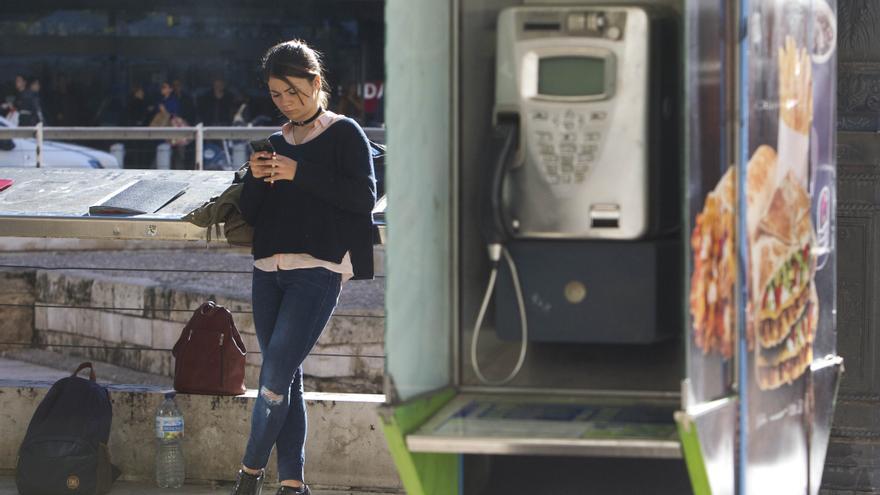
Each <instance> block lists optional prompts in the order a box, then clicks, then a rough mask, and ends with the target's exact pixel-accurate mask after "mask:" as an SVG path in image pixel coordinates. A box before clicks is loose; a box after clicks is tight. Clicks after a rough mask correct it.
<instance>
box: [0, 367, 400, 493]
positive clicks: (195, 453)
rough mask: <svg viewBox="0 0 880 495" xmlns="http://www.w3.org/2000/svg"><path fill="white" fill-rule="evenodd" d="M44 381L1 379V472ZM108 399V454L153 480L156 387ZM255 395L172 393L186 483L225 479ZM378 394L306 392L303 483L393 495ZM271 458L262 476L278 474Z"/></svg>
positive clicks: (119, 389) (130, 472) (118, 390)
mask: <svg viewBox="0 0 880 495" xmlns="http://www.w3.org/2000/svg"><path fill="white" fill-rule="evenodd" d="M50 386H51V383H49V382H24V381H8V380H0V403H2V404H3V407H2V409H0V438H2V439H3V441H2V442H0V471H6V472H11V471H12V470H14V468H15V462H16V456H17V451H18V447H19V445H20V444H21V441H22V439H23V438H24V433H25V430H26V429H27V425H28V423H29V422H30V419H31V416H32V415H33V412H34V410H35V409H36V407H37V405H38V404H39V403H40V401H41V400H42V399H43V397H44V396H45V394H46V392H47V391H48V388H49V387H50ZM108 388H109V389H110V396H111V400H112V402H113V426H112V428H111V435H110V452H111V455H112V458H113V462H114V463H115V464H117V465H118V466H119V467H120V468H121V469H122V473H123V474H122V477H123V478H122V479H124V480H132V481H148V480H152V479H153V476H154V474H155V452H156V441H155V438H154V437H153V435H154V433H153V428H154V426H153V422H154V417H155V416H154V415H155V411H156V408H157V407H158V406H159V403H160V402H161V399H162V390H160V389H158V388H154V387H137V386H129V385H108ZM255 397H256V391H255V390H251V391H249V393H248V394H245V395H243V396H238V397H219V396H207V395H186V394H181V395H178V398H177V402H178V405H179V406H180V407H181V409H182V410H183V414H184V418H185V421H186V436H185V440H184V453H185V456H186V461H187V464H186V470H187V482H188V483H189V482H198V483H210V482H218V481H229V480H232V479H233V477H234V475H235V473H236V470H237V469H238V465H239V462H240V460H241V456H242V454H243V452H244V448H245V444H246V442H247V437H248V433H249V431H250V415H251V409H252V407H253V403H254V399H255ZM383 401H384V396H382V395H365V394H325V393H306V403H307V411H308V418H309V429H308V441H307V444H306V445H307V446H306V481H307V482H308V483H313V484H315V485H322V486H331V487H352V488H357V489H358V490H356V491H358V492H360V491H361V489H362V491H364V492H369V491H371V490H375V491H389V490H392V491H397V490H400V489H401V483H400V480H399V478H398V476H397V471H396V469H395V467H394V464H393V462H392V460H391V456H390V454H389V453H388V448H387V446H386V444H385V439H384V437H383V436H382V433H381V429H380V428H379V425H378V421H379V419H378V416H377V413H376V408H377V407H378V406H379V404H381V403H382V402H383ZM276 473H277V471H276V469H275V458H274V455H273V456H272V459H271V461H270V465H269V467H268V479H270V480H274V479H275V478H276V476H277V474H276Z"/></svg>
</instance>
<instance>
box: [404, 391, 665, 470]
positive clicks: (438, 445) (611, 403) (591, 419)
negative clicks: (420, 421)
mask: <svg viewBox="0 0 880 495" xmlns="http://www.w3.org/2000/svg"><path fill="white" fill-rule="evenodd" d="M677 407H678V405H677V404H676V403H670V402H660V401H635V400H632V399H599V398H582V397H554V396H547V397H535V396H527V395H476V394H462V395H459V396H457V397H456V398H454V399H453V400H452V401H450V403H449V404H447V405H446V406H445V407H444V408H443V409H441V410H440V411H439V412H438V413H437V414H436V415H434V416H433V417H432V418H431V420H429V421H428V422H427V423H426V424H425V425H424V426H422V428H420V429H419V430H418V431H416V432H415V433H413V434H410V435H408V436H407V438H406V442H407V446H408V448H409V449H410V450H411V451H413V452H447V453H464V454H528V455H571V456H593V457H636V458H648V457H652V458H666V459H676V458H680V457H681V447H680V444H679V441H678V435H677V432H676V427H675V423H674V420H673V413H674V411H675V409H676V408H677Z"/></svg>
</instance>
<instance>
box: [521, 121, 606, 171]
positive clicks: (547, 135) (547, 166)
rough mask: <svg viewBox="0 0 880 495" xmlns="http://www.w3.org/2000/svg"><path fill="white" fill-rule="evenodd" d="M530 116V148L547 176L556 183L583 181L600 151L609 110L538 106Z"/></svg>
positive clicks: (594, 163)
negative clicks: (542, 108) (543, 107)
mask: <svg viewBox="0 0 880 495" xmlns="http://www.w3.org/2000/svg"><path fill="white" fill-rule="evenodd" d="M529 117H530V118H529V121H530V124H531V129H530V130H529V131H528V132H529V134H528V136H527V139H528V141H529V143H528V144H529V149H531V150H534V151H533V152H532V153H533V155H532V156H533V157H534V159H535V160H536V162H537V165H538V167H539V168H540V170H541V173H542V175H543V176H544V179H545V180H546V181H547V182H548V183H549V184H553V185H557V184H581V183H583V182H584V181H585V180H586V177H587V174H588V173H589V171H590V169H591V168H592V167H594V166H595V165H596V160H597V159H598V157H599V155H600V152H601V148H602V140H603V138H604V130H605V127H604V125H605V124H606V121H607V118H608V114H607V113H606V112H605V111H591V112H575V111H574V110H571V109H569V110H565V111H560V112H552V111H547V110H535V111H533V112H531V114H529Z"/></svg>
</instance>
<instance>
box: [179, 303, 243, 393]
mask: <svg viewBox="0 0 880 495" xmlns="http://www.w3.org/2000/svg"><path fill="white" fill-rule="evenodd" d="M172 354H173V355H174V390H177V391H178V392H181V393H187V394H205V395H240V394H243V393H244V392H245V390H247V389H246V387H245V386H244V365H245V354H247V350H245V348H244V343H243V342H242V341H241V335H239V333H238V329H236V328H235V323H234V322H233V321H232V313H230V312H229V310H227V309H226V308H224V307H223V306H217V305H216V304H214V302H213V301H208V302H206V303H204V304H202V305H201V307H199V309H197V310H196V311H195V313H193V316H192V318H190V320H189V323H187V324H186V326H185V327H183V332H181V334H180V338H179V339H177V343H176V344H174V350H173V351H172Z"/></svg>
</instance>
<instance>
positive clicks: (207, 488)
mask: <svg viewBox="0 0 880 495" xmlns="http://www.w3.org/2000/svg"><path fill="white" fill-rule="evenodd" d="M230 490H231V485H184V486H183V487H182V488H178V489H173V490H172V489H164V490H163V489H161V488H157V487H155V486H153V485H151V484H149V483H134V482H131V481H120V482H117V483H114V485H113V489H112V490H111V491H110V495H148V494H173V495H218V494H222V493H229V491H230ZM263 493H264V494H266V495H272V494H273V493H275V487H274V486H264V487H263ZM312 493H313V494H314V495H388V494H389V493H398V492H384V493H377V492H364V491H358V490H348V491H345V490H342V491H341V490H331V489H321V488H320V487H315V489H314V490H312ZM0 495H18V491H17V490H16V489H15V480H14V479H13V478H11V477H8V478H0Z"/></svg>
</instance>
